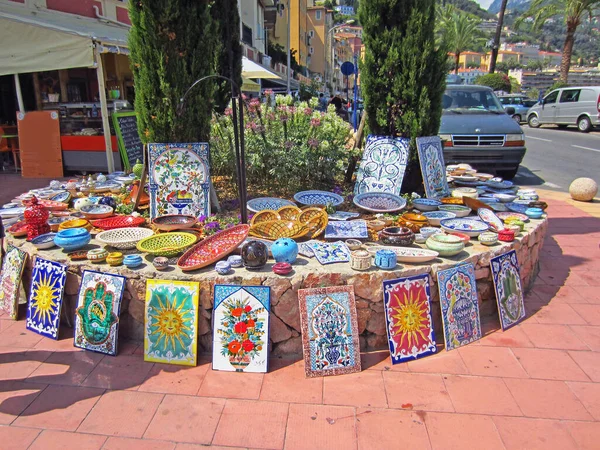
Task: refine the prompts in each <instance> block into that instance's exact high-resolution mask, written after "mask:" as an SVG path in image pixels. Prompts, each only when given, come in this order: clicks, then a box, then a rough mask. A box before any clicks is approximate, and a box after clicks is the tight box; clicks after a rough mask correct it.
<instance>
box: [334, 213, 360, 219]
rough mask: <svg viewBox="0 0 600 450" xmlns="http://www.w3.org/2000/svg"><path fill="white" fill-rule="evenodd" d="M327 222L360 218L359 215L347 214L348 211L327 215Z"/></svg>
mask: <svg viewBox="0 0 600 450" xmlns="http://www.w3.org/2000/svg"><path fill="white" fill-rule="evenodd" d="M327 216H328V217H329V220H348V219H356V218H357V217H358V216H360V214H359V213H355V212H348V211H336V212H334V213H332V214H328V215H327Z"/></svg>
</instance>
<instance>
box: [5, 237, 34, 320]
mask: <svg viewBox="0 0 600 450" xmlns="http://www.w3.org/2000/svg"><path fill="white" fill-rule="evenodd" d="M26 259H27V253H25V252H24V251H23V250H21V249H20V248H17V247H12V246H9V247H8V251H7V252H6V255H5V256H4V260H3V261H2V273H1V274H0V310H2V311H4V312H5V313H6V314H7V315H8V316H9V317H10V318H11V319H13V320H17V316H18V313H19V289H20V288H21V276H22V275H23V268H24V267H25V261H26Z"/></svg>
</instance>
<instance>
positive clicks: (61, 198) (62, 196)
mask: <svg viewBox="0 0 600 450" xmlns="http://www.w3.org/2000/svg"><path fill="white" fill-rule="evenodd" d="M50 200H52V201H53V202H61V203H69V200H71V194H70V193H69V192H67V191H64V192H59V193H58V194H56V195H54V196H52V197H50Z"/></svg>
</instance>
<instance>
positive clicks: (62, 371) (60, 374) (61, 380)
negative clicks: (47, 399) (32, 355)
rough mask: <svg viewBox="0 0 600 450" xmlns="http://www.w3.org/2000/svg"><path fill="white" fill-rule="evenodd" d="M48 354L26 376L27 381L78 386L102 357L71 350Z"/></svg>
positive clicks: (96, 354) (97, 354) (98, 354)
mask: <svg viewBox="0 0 600 450" xmlns="http://www.w3.org/2000/svg"><path fill="white" fill-rule="evenodd" d="M71 349H72V350H71V351H70V352H66V351H62V352H56V353H53V354H52V355H50V357H49V358H48V359H47V360H46V361H44V362H43V363H42V364H41V365H40V366H39V367H38V368H37V369H35V370H34V371H33V373H32V374H31V375H29V377H28V378H27V381H28V382H29V381H31V382H38V383H48V384H65V385H71V386H78V385H80V384H81V383H83V381H84V380H85V379H86V377H87V376H88V375H89V374H90V372H91V371H92V370H93V369H94V368H95V367H96V365H97V364H98V363H99V362H100V361H101V360H102V359H103V358H104V355H102V354H100V353H93V352H86V351H79V350H73V347H71Z"/></svg>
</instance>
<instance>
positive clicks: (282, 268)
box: [272, 262, 292, 275]
mask: <svg viewBox="0 0 600 450" xmlns="http://www.w3.org/2000/svg"><path fill="white" fill-rule="evenodd" d="M272 270H273V273H276V274H277V275H287V274H288V273H290V272H291V271H292V265H291V264H290V263H287V262H278V263H275V264H273V268H272Z"/></svg>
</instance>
